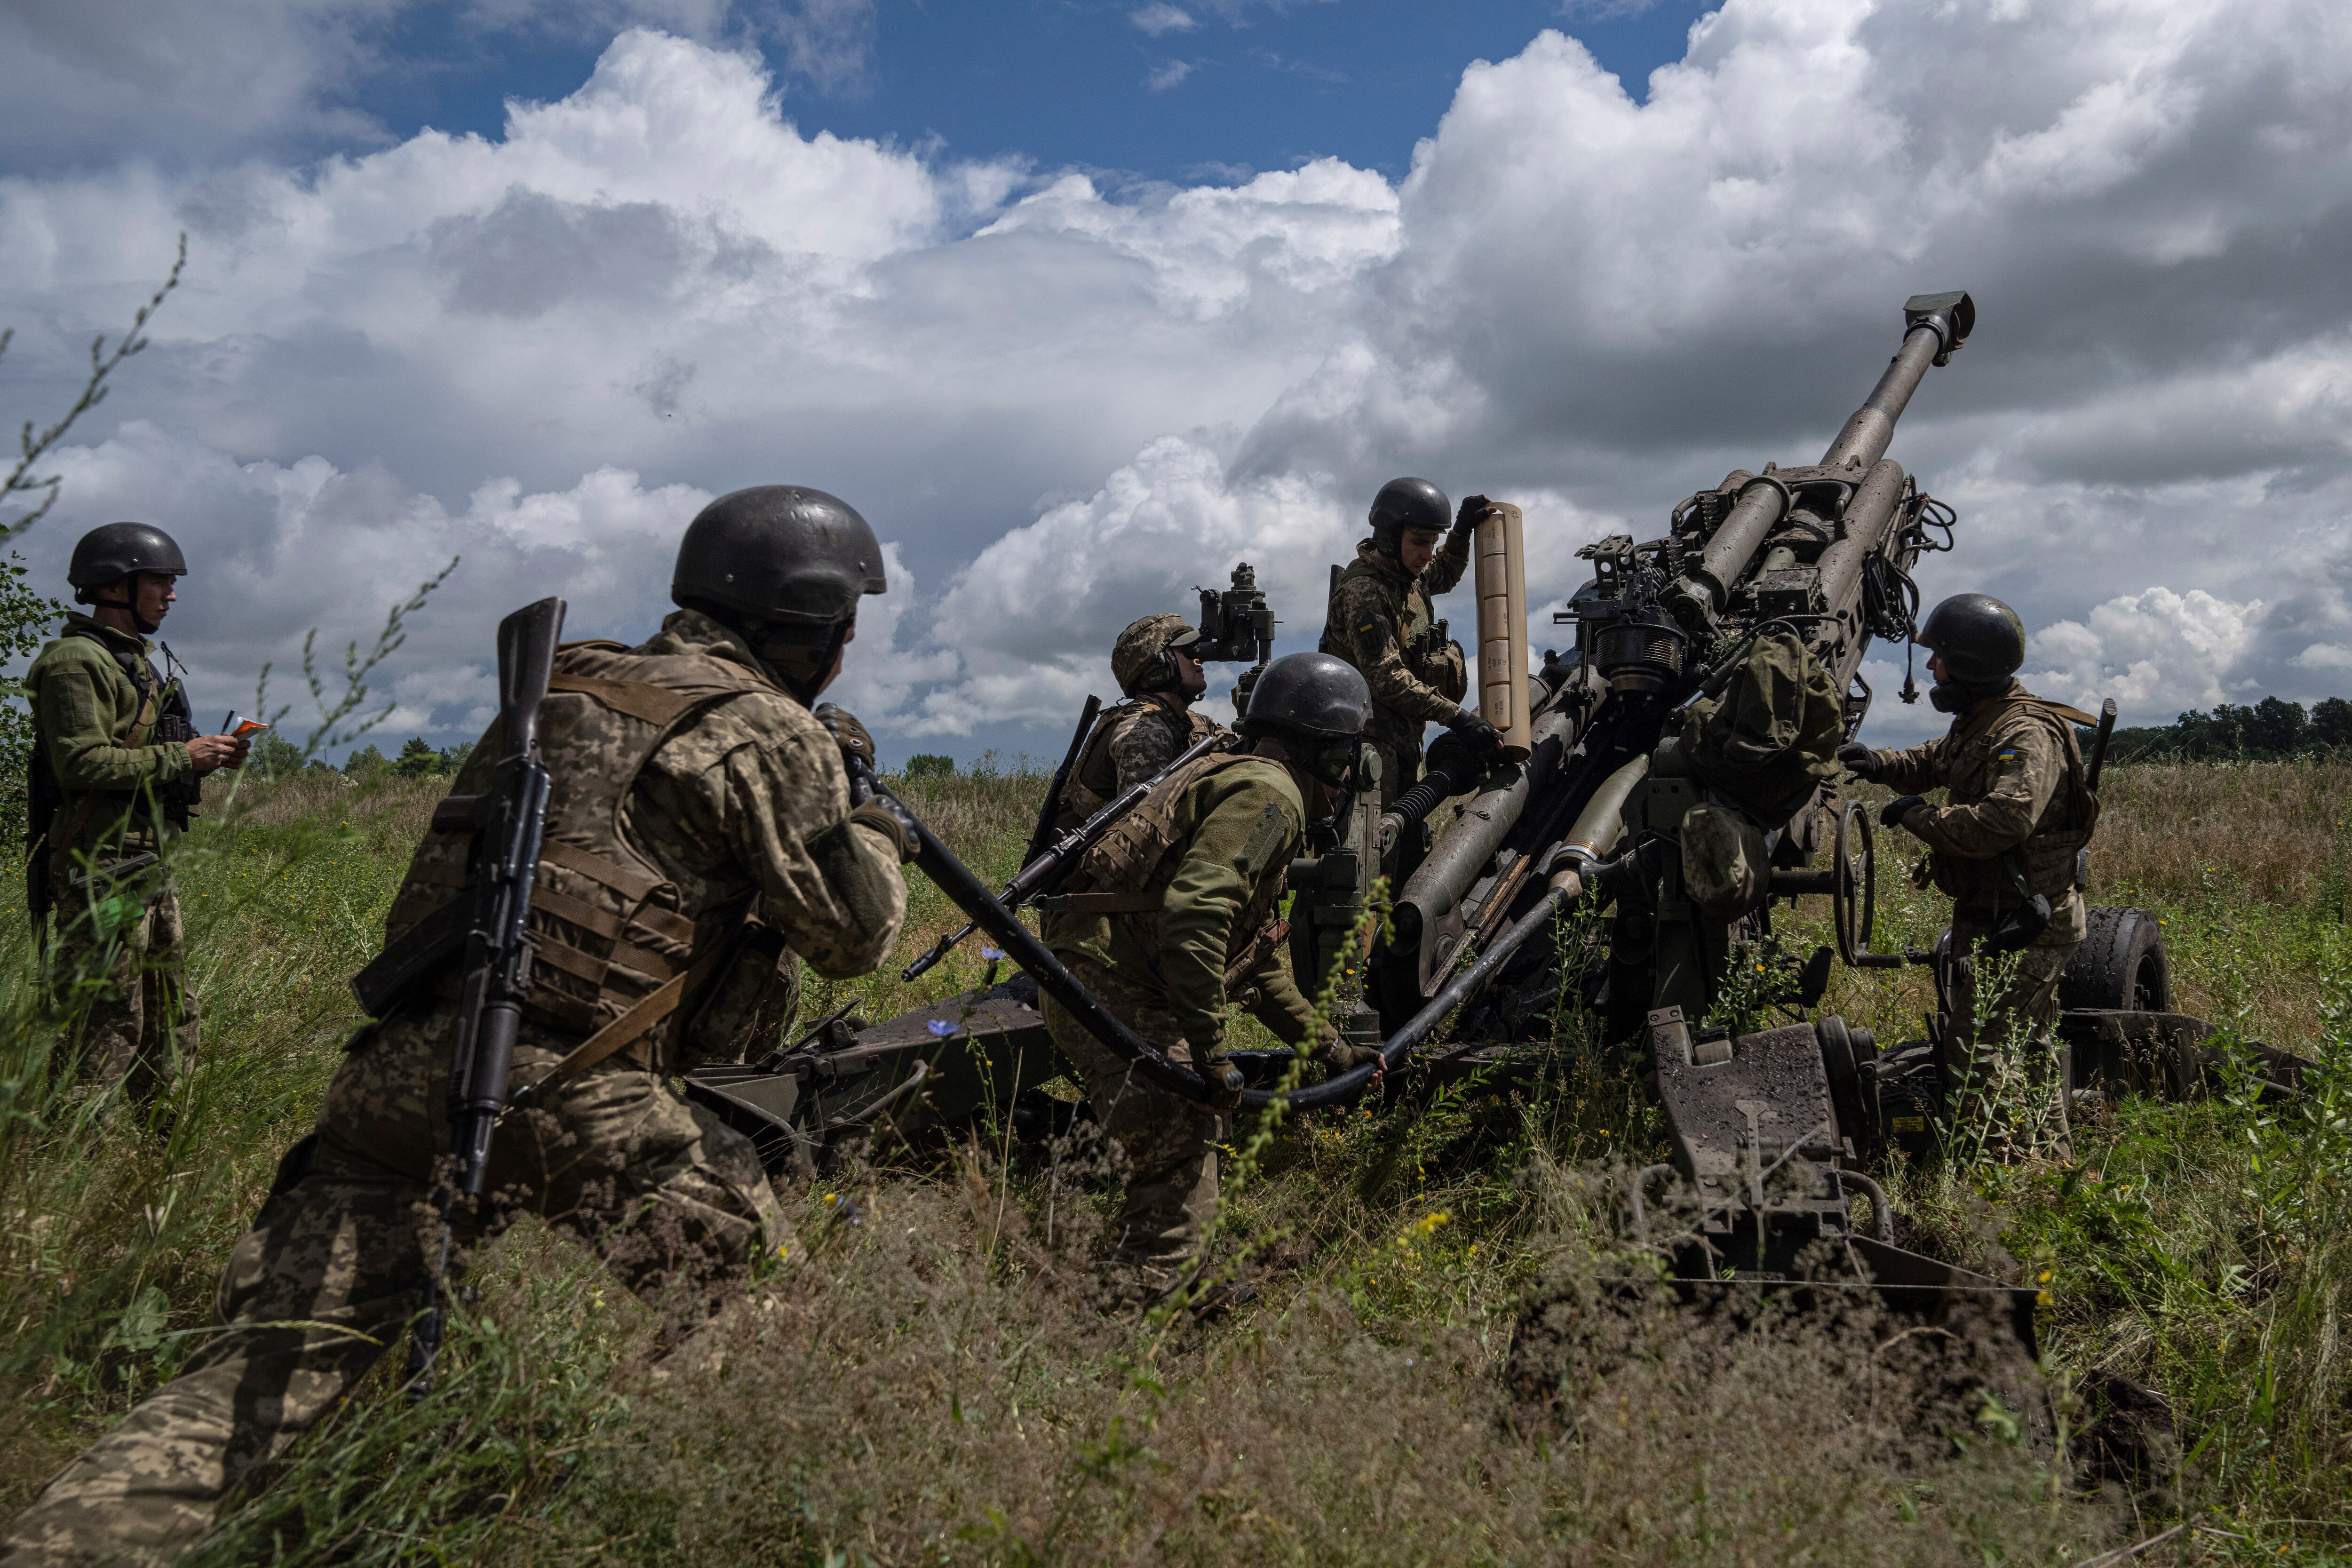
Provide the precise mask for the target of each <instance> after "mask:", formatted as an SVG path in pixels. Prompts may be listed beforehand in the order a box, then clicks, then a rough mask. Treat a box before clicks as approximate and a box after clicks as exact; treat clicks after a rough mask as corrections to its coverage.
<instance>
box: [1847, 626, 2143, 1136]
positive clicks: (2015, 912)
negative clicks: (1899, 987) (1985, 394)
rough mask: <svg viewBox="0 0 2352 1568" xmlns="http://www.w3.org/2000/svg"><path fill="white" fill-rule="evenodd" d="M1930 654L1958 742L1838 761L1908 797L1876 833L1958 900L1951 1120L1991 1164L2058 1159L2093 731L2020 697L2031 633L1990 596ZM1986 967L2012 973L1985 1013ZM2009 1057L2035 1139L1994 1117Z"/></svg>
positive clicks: (1860, 753)
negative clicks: (2056, 1028)
mask: <svg viewBox="0 0 2352 1568" xmlns="http://www.w3.org/2000/svg"><path fill="white" fill-rule="evenodd" d="M1919 643H1920V646H1921V647H1926V648H1927V649H1928V650H1929V654H1930V657H1929V658H1928V660H1927V669H1928V672H1929V673H1930V674H1931V675H1933V676H1934V677H1935V678H1936V685H1935V688H1934V689H1933V690H1931V691H1930V692H1929V693H1928V698H1929V700H1931V701H1932V702H1934V704H1935V705H1936V707H1937V710H1939V711H1942V712H1946V713H1949V714H1951V715H1952V716H1953V718H1952V728H1951V731H1950V732H1949V733H1948V734H1946V735H1944V736H1943V737H1941V738H1940V739H1937V740H1934V741H1929V742H1926V743H1925V744H1922V745H1917V746H1913V747H1910V748H1909V749H1907V750H1905V751H1900V752H1880V751H1873V750H1872V749H1871V748H1869V747H1868V746H1865V745H1864V744H1862V743H1861V742H1858V741H1849V742H1846V743H1845V744H1844V745H1843V746H1842V747H1840V748H1839V749H1838V760H1839V761H1840V762H1842V763H1844V764H1845V765H1846V766H1847V767H1848V768H1849V769H1851V770H1852V771H1853V773H1855V774H1856V775H1858V776H1860V777H1862V778H1864V779H1872V780H1876V781H1878V782H1880V783H1883V784H1886V785H1888V786H1889V787H1890V788H1893V789H1895V790H1898V791H1901V792H1903V793H1902V794H1901V795H1899V796H1898V797H1897V798H1896V799H1895V800H1894V801H1891V802H1889V803H1888V805H1886V807H1885V810H1884V811H1883V812H1882V813H1881V814H1880V818H1879V819H1880V821H1881V822H1883V823H1885V825H1886V826H1889V827H1901V828H1903V829H1904V830H1905V831H1906V832H1908V833H1910V834H1911V835H1912V836H1913V837H1916V838H1917V839H1919V840H1920V841H1921V842H1922V843H1923V844H1925V845H1926V846H1927V860H1926V863H1925V865H1924V867H1923V868H1922V870H1923V875H1924V877H1925V879H1927V880H1928V881H1932V883H1933V884H1934V886H1935V887H1936V888H1937V889H1938V890H1939V891H1941V892H1943V893H1945V894H1946V895H1948V897H1949V898H1950V899H1951V900H1952V927H1951V940H1950V945H1949V949H1948V952H1949V958H1948V963H1947V969H1946V972H1945V973H1946V1001H1947V1003H1948V1007H1949V1011H1948V1014H1947V1016H1946V1019H1945V1023H1944V1038H1943V1040H1942V1042H1941V1046H1940V1053H1939V1054H1940V1056H1941V1058H1942V1061H1943V1066H1944V1076H1945V1082H1946V1089H1947V1093H1948V1097H1949V1099H1948V1103H1949V1104H1950V1106H1951V1107H1952V1109H1953V1110H1954V1111H1955V1113H1956V1120H1957V1121H1959V1122H1961V1123H1962V1124H1963V1125H1977V1124H1982V1125H1983V1127H1984V1131H1985V1137H1986V1141H1987V1146H1988V1147H1989V1148H1990V1149H1992V1150H1994V1151H1995V1152H2002V1153H2026V1152H2036V1151H2037V1150H2038V1152H2054V1153H2059V1154H2062V1155H2063V1154H2064V1153H2065V1152H2067V1129H2066V1102H2065V1093H2064V1082H2065V1073H2064V1071H2063V1068H2062V1067H2061V1065H2060V1061H2059V1058H2058V1055H2057V1053H2058V1051H2059V1050H2060V1049H2061V1048H2062V1047H2058V1046H2056V1045H2055V1044H2053V1040H2052V1038H2051V1026H2052V1024H2053V1022H2054V1020H2055V1018H2056V1015H2057V1008H2058V980H2059V976H2060V975H2062V974H2063V973H2065V969H2066V964H2067V962H2068V961H2069V960H2070V959H2072V958H2073V957H2074V950H2075V949H2076V948H2077V947H2079V946H2080V945H2082V942H2083V937H2084V929H2085V914H2084V901H2083V888H2082V876H2081V865H2082V851H2083V849H2084V846H2086V845H2088V844H2089V843H2090V840H2091V834H2092V831H2093V829H2094V828H2095V827H2096V826H2097V825H2098V820H2099V802H2098V798H2097V797H2096V796H2095V795H2093V794H2092V793H2091V791H2090V786H2089V783H2088V781H2087V779H2086V777H2085V775H2084V765H2083V752H2082V748H2081V745H2080V743H2079V742H2077V740H2076V739H2075V734H2074V726H2075V725H2077V724H2089V723H2092V722H2094V721H2093V720H2092V718H2091V716H2090V715H2089V714H2087V713H2082V712H2078V711H2077V710H2074V709H2072V708H2069V707H2066V706H2065V705H2063V703H2056V702H2052V701H2049V700H2045V699H2042V698H2040V697H2036V696H2034V695H2033V694H2032V692H2030V691H2028V690H2026V689H2025V686H2024V683H2023V682H2021V681H2020V680H2019V679H2017V671H2018V669H2019V668H2021V667H2022V666H2023V665H2024V663H2025V623H2024V622H2023V621H2022V620H2021V619H2020V618H2019V616H2018V614H2017V612H2016V611H2015V610H2012V609H2011V608H2010V607H2009V606H2008V605H2004V604H2002V603H2001V602H2000V600H1999V599H1996V598H1994V597H1992V596H1991V595H1989V594H1960V595H1955V596H1954V597H1952V598H1948V599H1946V600H1945V601H1944V602H1943V603H1942V604H1940V605H1937V606H1936V608H1935V609H1934V611H1932V612H1931V613H1930V614H1929V615H1928V616H1927V623H1926V624H1925V625H1924V626H1921V627H1920V628H1919ZM1932 789H1942V790H1944V791H1945V792H1946V795H1945V804H1944V805H1940V806H1937V805H1929V804H1927V800H1926V799H1925V798H1923V797H1924V795H1925V794H1926V792H1927V791H1928V790H1932ZM2010 953H2014V954H2015V955H2016V956H2015V958H2014V959H2013V960H2012V959H2011V958H2009V957H2008V956H2007V954H2010ZM1988 966H1998V967H1999V968H2001V969H2004V970H2006V971H2007V972H2008V973H2007V979H2006V982H2005V984H2002V986H2001V989H2000V994H1999V995H1998V996H1997V997H1995V998H1994V999H1993V1000H1992V1002H1991V1005H1990V1006H1989V1007H1988V1006H1986V1005H1983V1002H1982V999H1981V998H1979V995H1978V990H1979V975H1980V974H1981V973H1983V972H1984V971H1985V970H1986V969H1987V968H1988ZM2004 1058H2007V1059H2009V1060H2011V1061H2015V1062H2017V1063H2018V1065H2020V1066H2021V1067H2022V1068H2023V1069H2024V1074H2025V1078H2026V1080H2027V1082H2028V1083H2029V1085H2031V1086H2032V1090H2033V1100H2034V1102H2035V1109H2034V1110H2032V1119H2033V1120H2034V1121H2038V1122H2039V1124H2040V1125H2039V1126H2038V1127H2022V1126H2017V1125H2013V1124H2012V1123H2011V1121H2007V1120H2004V1119H2003V1117H2002V1115H2001V1113H2000V1110H1999V1109H1998V1108H1997V1107H1995V1106H1993V1105H1992V1103H1991V1100H1990V1097H1989V1095H1988V1090H1989V1089H1990V1086H1991V1084H1992V1081H1993V1079H1994V1078H1995V1077H1996V1075H1997V1074H1998V1073H1999V1072H2000V1068H2001V1067H2002V1066H2003V1065H2004Z"/></svg>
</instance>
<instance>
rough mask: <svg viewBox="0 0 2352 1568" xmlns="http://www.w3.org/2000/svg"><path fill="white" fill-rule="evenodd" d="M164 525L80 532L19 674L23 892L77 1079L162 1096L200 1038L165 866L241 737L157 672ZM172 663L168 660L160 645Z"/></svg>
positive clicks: (171, 550) (174, 549)
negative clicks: (24, 733) (60, 609)
mask: <svg viewBox="0 0 2352 1568" xmlns="http://www.w3.org/2000/svg"><path fill="white" fill-rule="evenodd" d="M187 570H188V564H187V561H186V559H185V558H184V556H182V554H181V553H180V547H179V545H178V544H177V543H176V542H173V538H172V536H171V535H170V534H168V533H166V532H164V531H163V530H162V529H160V528H157V527H155V526H153V525H152V524H151V523H144V522H110V523H108V524H106V525H105V526H104V527H102V528H95V529H92V530H91V531H89V532H88V533H86V534H84V535H83V536H82V538H81V540H80V542H78V543H77V544H75V546H74V552H73V558H72V560H71V562H70V563H68V566H67V568H66V581H67V582H68V583H69V584H72V586H73V591H74V599H75V601H76V602H77V603H79V604H83V605H89V613H88V614H83V613H81V612H79V611H68V613H67V616H66V624H65V628H64V632H63V634H62V635H61V636H60V637H58V640H57V641H55V642H53V643H50V644H49V645H48V646H47V647H44V648H43V649H42V650H41V652H40V655H39V657H38V658H35V659H34V660H33V665H32V668H30V669H28V670H26V672H25V689H26V695H27V696H29V697H30V698H31V700H32V708H33V736H34V743H33V759H32V765H31V776H30V781H29V782H30V789H29V792H28V794H29V801H30V806H31V822H30V831H29V832H28V834H27V836H26V840H27V853H28V859H27V861H26V868H25V871H26V894H27V903H28V907H29V908H30V910H31V911H32V914H33V918H34V921H35V922H36V924H37V925H38V924H40V923H41V922H42V921H44V920H46V918H47V915H48V914H49V913H50V912H51V911H54V912H55V914H56V917H57V928H58V939H57V942H56V945H55V947H54V949H53V950H52V952H51V973H52V974H53V975H54V976H55V979H56V983H57V985H58V993H59V994H60V995H61V996H63V997H66V998H68V999H71V1000H72V1001H73V1003H74V1011H75V1013H76V1015H77V1016H76V1019H75V1027H74V1040H75V1044H76V1047H77V1050H78V1069H79V1074H80V1076H81V1078H82V1079H83V1081H85V1082H88V1083H92V1084H95V1085H98V1086H100V1087H110V1086H112V1085H115V1084H118V1083H119V1084H121V1085H122V1086H123V1088H124V1089H125V1092H127V1093H129V1094H130V1095H131V1096H132V1097H133V1098H134V1099H136V1100H142V1101H149V1100H153V1099H154V1098H155V1097H156V1096H158V1095H159V1094H160V1093H161V1092H162V1091H163V1089H164V1088H165V1087H166V1086H167V1085H168V1084H169V1083H170V1082H171V1081H172V1080H173V1078H174V1077H175V1076H176V1074H177V1073H178V1072H179V1070H181V1069H182V1068H184V1066H185V1065H186V1064H187V1063H189V1062H190V1061H192V1060H194V1056H195V1050H196V1035H197V1022H196V998H195V994H194V991H193V990H191V989H190V987H189V986H188V984H187V981H186V977H185V974H184V954H183V931H182V928H181V923H180V900H179V896H178V894H177V893H176V892H175V891H174V890H173V887H172V883H171V879H169V878H168V877H167V876H165V875H163V872H162V870H161V869H160V868H159V863H160V860H161V857H162V855H163V841H164V839H165V838H166V837H169V836H170V835H171V834H173V833H174V832H177V831H179V830H181V829H184V828H185V827H186V826H187V825H188V812H189V808H190V807H191V806H193V805H194V804H195V803H196V799H197V795H198V791H199V787H200V786H199V785H198V784H197V781H198V780H199V779H201V778H202V777H203V776H204V775H205V774H206V773H211V772H213V771H214V770H215V769H217V768H221V767H226V766H230V765H233V764H235V763H241V762H243V761H244V760H245V755H246V748H247V742H244V741H239V740H232V739H230V738H229V737H227V736H225V735H199V734H197V733H196V732H195V727H194V724H193V723H192V722H190V717H189V708H188V696H187V692H186V689H184V686H183V685H182V683H181V681H180V680H179V679H176V678H173V679H166V678H164V677H163V676H160V675H158V674H157V673H156V670H155V667H154V665H153V664H152V663H151V662H150V658H149V656H150V654H151V653H152V645H151V644H150V643H149V642H148V640H147V639H148V638H149V637H152V636H154V634H155V633H156V632H157V631H158V630H159V629H160V628H161V627H162V626H163V618H164V616H167V615H169V614H170V613H171V608H172V605H173V604H174V603H175V602H177V600H178V598H179V595H178V593H177V592H176V590H175V584H176V583H177V582H178V580H179V579H180V578H181V577H183V576H184V575H185V574H187ZM164 658H165V662H166V664H169V663H170V661H171V656H170V652H169V650H168V649H166V650H165V653H164Z"/></svg>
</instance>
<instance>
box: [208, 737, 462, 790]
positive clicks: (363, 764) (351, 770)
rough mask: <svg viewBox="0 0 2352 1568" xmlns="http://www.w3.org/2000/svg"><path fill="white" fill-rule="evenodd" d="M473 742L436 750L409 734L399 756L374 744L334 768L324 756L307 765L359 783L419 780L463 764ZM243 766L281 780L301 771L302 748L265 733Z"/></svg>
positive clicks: (303, 765) (354, 753)
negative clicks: (401, 779)
mask: <svg viewBox="0 0 2352 1568" xmlns="http://www.w3.org/2000/svg"><path fill="white" fill-rule="evenodd" d="M473 752H474V742H471V741H465V742H459V743H458V744H457V745H454V746H443V747H440V748H438V749H436V748H435V747H432V746H429V745H426V744H425V739H424V737H423V736H421V735H411V736H410V737H409V738H408V740H407V742H405V743H404V744H403V745H402V746H401V748H400V754H399V755H398V756H394V757H387V756H385V755H384V754H383V752H381V751H379V750H377V749H376V747H375V746H374V745H373V744H369V745H365V746H362V747H361V748H360V749H359V750H358V751H356V752H352V754H351V755H350V756H348V757H346V758H344V759H343V764H342V766H341V767H337V766H336V765H335V764H334V763H331V762H328V761H327V760H326V759H325V758H323V757H319V758H313V759H312V760H311V761H310V763H309V764H308V767H309V770H310V772H313V773H341V774H342V775H343V776H344V777H345V778H348V779H351V780H353V781H354V782H356V783H360V784H373V783H374V782H375V781H377V780H378V779H382V778H387V777H389V778H404V779H421V778H433V777H443V776H446V775H448V774H451V773H456V772H457V770H458V769H459V768H462V767H464V766H465V765H466V759H467V757H469V756H471V755H472V754H473ZM246 766H247V767H248V768H250V769H252V770H253V771H254V772H255V773H259V774H260V775H261V776H263V777H264V778H271V779H282V778H287V777H289V776H290V775H292V774H294V773H299V772H302V771H303V769H304V767H305V764H304V763H303V761H302V748H301V747H299V746H298V745H296V744H294V742H291V741H285V740H280V739H279V738H278V736H276V735H274V734H271V735H265V736H263V737H262V738H261V743H260V744H259V745H257V746H256V747H254V748H253V756H252V758H251V760H250V761H248V762H247V763H246Z"/></svg>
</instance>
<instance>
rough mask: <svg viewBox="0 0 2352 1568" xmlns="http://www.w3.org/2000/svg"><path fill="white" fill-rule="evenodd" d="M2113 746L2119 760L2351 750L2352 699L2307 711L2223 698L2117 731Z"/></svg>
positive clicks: (2250, 758) (2259, 757)
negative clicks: (2164, 720) (2210, 706)
mask: <svg viewBox="0 0 2352 1568" xmlns="http://www.w3.org/2000/svg"><path fill="white" fill-rule="evenodd" d="M2086 738H2087V737H2086ZM2110 745H2111V747H2112V750H2111V751H2110V752H2109V754H2110V755H2111V756H2113V757H2114V758H2115V759H2116V761H2118V762H2123V761H2128V760H2131V759H2134V758H2148V759H2153V758H2157V757H2180V758H2183V759H2186V760H2189V761H2192V762H2255V761H2265V760H2270V761H2274V760H2277V759H2279V758H2284V757H2310V756H2325V755H2333V754H2336V753H2352V702H2347V701H2346V700H2344V699H2343V698H2341V697H2329V698H2324V699H2322V700H2320V701H2318V702H2316V703H2315V704H2313V705H2312V707H2311V708H2310V709H2309V710H2305V707H2304V705H2303V704H2302V703H2300V702H2289V701H2286V700H2284V699H2282V698H2277V697H2265V698H2263V700H2261V701H2260V702H2256V703H2252V704H2250V705H2240V704H2238V703H2234V702H2224V703H2222V704H2221V706H2220V707H2218V708H2216V709H2214V710H2212V711H2211V712H2210V713H2183V714H2182V715H2180V717H2179V718H2178V719H2176V720H2174V721H2172V722H2171V723H2169V724H2159V725H2147V726H2141V727H2138V728H2135V729H2129V730H2122V729H2119V730H2117V731H2116V733H2115V739H2114V740H2113V741H2112V742H2110Z"/></svg>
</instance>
